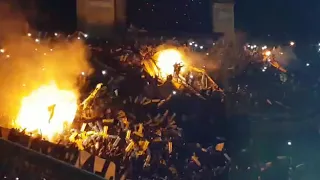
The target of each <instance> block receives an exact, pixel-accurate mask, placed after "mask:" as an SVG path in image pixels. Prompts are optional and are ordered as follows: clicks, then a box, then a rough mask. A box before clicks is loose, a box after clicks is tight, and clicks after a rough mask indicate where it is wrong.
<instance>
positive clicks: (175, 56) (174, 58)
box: [157, 49, 184, 78]
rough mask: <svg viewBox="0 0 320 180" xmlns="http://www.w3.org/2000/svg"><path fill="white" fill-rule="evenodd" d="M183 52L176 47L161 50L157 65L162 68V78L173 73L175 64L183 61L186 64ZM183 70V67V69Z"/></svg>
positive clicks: (182, 63)
mask: <svg viewBox="0 0 320 180" xmlns="http://www.w3.org/2000/svg"><path fill="white" fill-rule="evenodd" d="M182 58H183V57H182V54H181V53H180V52H179V51H178V50H175V49H167V50H163V51H160V52H159V56H158V58H157V66H158V67H159V68H160V71H161V73H160V75H161V77H162V78H166V77H167V76H168V75H171V74H173V72H174V65H175V64H176V63H181V65H184V62H183V59H182ZM181 71H183V68H182V69H181Z"/></svg>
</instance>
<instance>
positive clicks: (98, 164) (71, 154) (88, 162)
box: [0, 127, 125, 179]
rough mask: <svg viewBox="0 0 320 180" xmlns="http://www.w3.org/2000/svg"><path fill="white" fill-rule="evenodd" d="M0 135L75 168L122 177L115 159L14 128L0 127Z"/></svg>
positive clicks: (113, 177)
mask: <svg viewBox="0 0 320 180" xmlns="http://www.w3.org/2000/svg"><path fill="white" fill-rule="evenodd" d="M0 137H1V138H2V139H4V140H8V141H11V142H13V143H17V144H20V145H22V146H24V147H26V148H29V149H32V150H34V151H37V152H40V153H42V154H44V155H48V156H50V157H53V158H54V159H57V160H60V161H63V162H66V163H68V164H71V165H73V166H75V167H77V168H80V169H83V170H86V171H88V172H92V173H95V174H97V175H99V176H102V177H104V178H105V179H120V178H124V177H122V175H121V174H125V172H121V171H120V169H118V168H119V166H117V163H116V160H112V159H103V158H100V157H97V156H94V155H92V154H90V153H88V152H86V151H79V150H78V149H77V148H75V147H66V146H64V145H59V144H53V143H50V142H48V141H43V140H39V139H34V138H30V136H27V135H23V134H21V133H17V132H16V131H14V130H10V129H7V128H1V127H0Z"/></svg>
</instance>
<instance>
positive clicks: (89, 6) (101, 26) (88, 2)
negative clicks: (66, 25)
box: [77, 0, 116, 37]
mask: <svg viewBox="0 0 320 180" xmlns="http://www.w3.org/2000/svg"><path fill="white" fill-rule="evenodd" d="M115 13H116V8H115V0H77V18H78V30H80V31H84V32H86V33H89V34H91V35H93V36H100V37H104V36H110V33H111V32H112V31H113V28H114V24H115V20H116V16H115Z"/></svg>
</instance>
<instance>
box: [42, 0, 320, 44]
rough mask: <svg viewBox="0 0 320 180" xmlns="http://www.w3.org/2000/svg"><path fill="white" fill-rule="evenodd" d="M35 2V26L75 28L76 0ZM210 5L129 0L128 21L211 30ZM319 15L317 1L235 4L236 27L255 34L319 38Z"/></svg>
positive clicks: (245, 0)
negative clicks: (36, 21)
mask: <svg viewBox="0 0 320 180" xmlns="http://www.w3.org/2000/svg"><path fill="white" fill-rule="evenodd" d="M37 1H39V2H38V3H37V6H36V9H37V14H38V16H37V17H38V18H41V19H42V20H41V23H37V27H38V28H40V29H44V30H62V31H73V30H74V29H75V28H76V24H75V23H76V16H75V14H76V9H75V3H76V0H46V1H43V0H37ZM210 8H211V4H210V1H209V0H129V1H128V9H127V15H128V23H132V24H134V25H136V26H137V27H144V28H145V29H147V30H158V31H177V32H192V33H210V32H211V22H212V20H211V17H210V14H211V9H210ZM318 17H320V1H317V0H305V1H301V0H268V1H267V0H238V1H236V6H235V25H236V28H237V29H238V30H241V31H243V32H246V33H247V34H249V35H250V36H254V37H266V36H267V35H268V34H269V35H271V37H273V38H276V39H299V40H302V39H314V38H318V37H319V38H320V36H319V35H318V34H320V33H319V32H320V28H319V25H318V20H317V19H318ZM38 21H39V20H38Z"/></svg>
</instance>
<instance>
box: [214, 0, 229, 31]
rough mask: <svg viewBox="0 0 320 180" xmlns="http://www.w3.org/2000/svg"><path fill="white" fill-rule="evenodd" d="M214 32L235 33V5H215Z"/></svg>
mask: <svg viewBox="0 0 320 180" xmlns="http://www.w3.org/2000/svg"><path fill="white" fill-rule="evenodd" d="M213 31H214V32H216V33H224V34H230V33H234V4H233V3H214V4H213Z"/></svg>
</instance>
